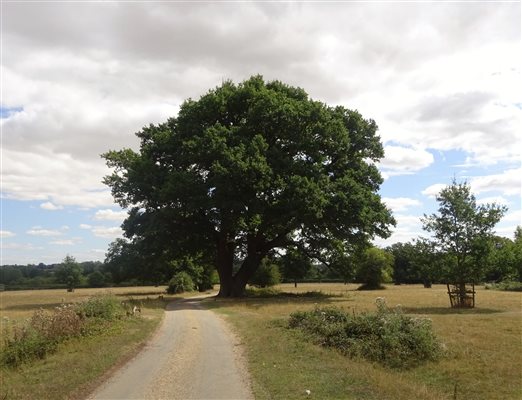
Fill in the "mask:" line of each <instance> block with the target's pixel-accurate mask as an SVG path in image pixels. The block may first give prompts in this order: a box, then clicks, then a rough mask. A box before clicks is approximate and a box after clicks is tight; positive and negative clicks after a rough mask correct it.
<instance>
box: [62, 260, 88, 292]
mask: <svg viewBox="0 0 522 400" xmlns="http://www.w3.org/2000/svg"><path fill="white" fill-rule="evenodd" d="M55 274H56V278H57V279H58V281H59V282H61V283H65V284H66V285H67V288H68V290H71V291H72V290H74V288H75V287H76V286H78V285H79V284H80V282H81V277H82V269H81V267H80V265H79V264H78V263H77V262H76V259H75V258H74V257H72V256H70V255H67V256H66V257H65V258H64V259H63V261H62V263H61V264H60V265H59V266H58V268H57V269H56V272H55Z"/></svg>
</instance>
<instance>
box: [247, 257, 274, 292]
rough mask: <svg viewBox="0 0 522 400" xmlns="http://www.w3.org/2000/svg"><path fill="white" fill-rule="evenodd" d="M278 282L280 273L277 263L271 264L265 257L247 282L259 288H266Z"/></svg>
mask: <svg viewBox="0 0 522 400" xmlns="http://www.w3.org/2000/svg"><path fill="white" fill-rule="evenodd" d="M280 282H281V274H280V273H279V268H278V267H277V265H275V264H271V263H270V262H269V261H267V259H264V260H263V261H262V262H261V265H259V268H258V269H257V271H256V272H255V273H254V276H252V278H251V279H250V281H249V282H248V283H250V284H251V285H253V286H257V287H260V288H266V287H270V286H275V285H277V284H278V283H280Z"/></svg>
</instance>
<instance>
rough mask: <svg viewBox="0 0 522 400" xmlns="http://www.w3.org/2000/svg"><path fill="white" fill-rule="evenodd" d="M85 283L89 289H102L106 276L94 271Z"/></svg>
mask: <svg viewBox="0 0 522 400" xmlns="http://www.w3.org/2000/svg"><path fill="white" fill-rule="evenodd" d="M87 282H88V284H89V286H90V287H104V286H107V276H106V275H105V274H104V273H103V272H101V271H99V270H96V271H94V272H92V273H91V274H89V276H88V277H87Z"/></svg>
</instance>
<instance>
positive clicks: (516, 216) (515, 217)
mask: <svg viewBox="0 0 522 400" xmlns="http://www.w3.org/2000/svg"><path fill="white" fill-rule="evenodd" d="M501 222H515V223H517V225H521V226H522V211H521V210H516V211H512V212H508V213H506V215H504V218H502V220H501ZM514 231H515V230H514V229H513V232H514Z"/></svg>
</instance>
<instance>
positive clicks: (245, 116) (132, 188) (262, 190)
mask: <svg viewBox="0 0 522 400" xmlns="http://www.w3.org/2000/svg"><path fill="white" fill-rule="evenodd" d="M376 131H377V125H376V124H375V122H374V121H372V120H367V119H364V118H363V117H362V116H361V115H360V114H359V113H358V112H357V111H351V110H348V109H346V108H344V107H341V106H337V107H330V106H327V105H325V104H324V103H321V102H319V101H314V100H312V99H310V98H309V97H308V95H307V93H306V92H305V91H304V90H302V89H300V88H295V87H291V86H288V85H286V84H283V83H281V82H279V81H273V82H265V81H264V80H263V78H262V77H260V76H254V77H251V78H250V79H248V80H246V81H244V82H243V83H241V84H237V85H236V84H234V83H232V82H224V83H223V84H222V85H221V86H220V87H217V88H216V89H213V90H210V91H209V92H208V93H207V94H205V95H203V96H202V97H201V98H200V99H199V100H197V101H195V100H192V99H189V100H186V101H185V102H184V103H183V104H182V105H181V108H180V111H179V114H178V116H177V117H175V118H171V119H169V120H168V121H167V122H166V123H163V124H159V125H150V126H148V127H145V128H143V129H142V131H141V132H138V133H137V136H138V137H139V138H140V140H141V146H140V150H139V152H135V151H132V150H130V149H124V150H120V151H110V152H108V153H106V154H104V155H103V156H104V157H105V159H106V160H107V164H108V166H109V167H111V168H113V169H114V172H113V173H112V174H111V175H109V176H107V177H105V180H104V182H105V183H106V184H107V185H109V186H110V187H111V189H112V194H113V196H114V198H115V200H116V201H117V202H118V203H119V204H120V205H121V206H122V207H124V208H128V209H129V216H128V218H127V219H126V221H125V222H124V224H123V228H124V231H125V234H126V236H127V237H128V238H130V239H132V240H134V241H136V242H140V244H141V248H146V249H148V250H147V251H149V252H150V255H151V256H155V257H160V258H161V257H164V258H176V257H182V256H187V255H197V256H198V257H203V258H206V259H209V260H212V261H213V263H214V265H215V266H216V269H217V271H218V274H219V278H220V295H221V296H226V297H228V296H241V295H242V294H243V292H244V289H245V285H246V283H247V281H248V279H249V278H250V277H251V276H252V274H253V273H254V272H255V271H256V269H257V268H258V266H259V264H260V262H261V260H262V259H263V258H264V257H265V256H266V255H267V254H268V253H269V252H270V251H271V250H273V249H276V248H285V247H288V246H292V247H293V248H295V247H296V246H297V247H299V248H301V249H303V250H306V251H307V253H308V254H315V255H317V257H320V258H323V259H326V258H328V257H329V256H330V255H332V254H334V253H339V252H343V251H345V249H346V248H347V247H349V246H353V245H354V244H355V243H364V242H368V241H369V240H370V239H371V238H372V237H374V236H376V235H377V236H380V237H387V236H388V235H389V225H390V224H393V223H394V221H393V217H392V216H391V214H390V211H389V210H388V209H387V208H386V207H385V206H384V205H383V203H382V202H381V198H380V196H379V195H378V193H377V191H378V189H379V186H380V184H381V183H382V178H381V176H380V174H379V171H378V169H377V167H376V166H375V163H376V162H377V161H378V160H379V159H380V158H382V157H383V148H382V145H381V142H380V138H379V137H378V136H377V135H376ZM237 265H240V266H239V267H237Z"/></svg>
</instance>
